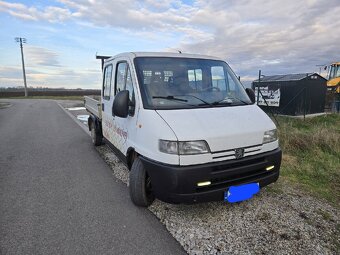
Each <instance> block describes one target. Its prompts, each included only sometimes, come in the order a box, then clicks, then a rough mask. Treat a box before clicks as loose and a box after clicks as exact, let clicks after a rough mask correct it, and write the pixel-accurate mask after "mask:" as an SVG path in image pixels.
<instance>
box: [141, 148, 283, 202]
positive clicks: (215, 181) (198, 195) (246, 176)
mask: <svg viewBox="0 0 340 255" xmlns="http://www.w3.org/2000/svg"><path fill="white" fill-rule="evenodd" d="M281 157H282V152H281V149H280V148H278V149H276V150H274V151H270V152H265V153H261V154H257V155H254V156H249V157H245V158H242V159H235V160H227V161H221V162H214V163H206V164H200V165H192V166H174V165H167V164H163V163H160V162H156V161H153V160H150V159H148V158H145V157H141V160H142V162H143V165H144V167H145V169H146V171H147V172H148V174H149V176H150V178H151V183H152V189H153V192H154V194H155V196H156V197H157V198H158V199H160V200H162V201H164V202H168V203H196V202H208V201H217V200H223V199H224V192H225V191H226V190H227V189H228V187H230V186H233V185H240V184H245V183H253V182H258V183H259V184H260V187H261V188H262V187H264V186H266V185H268V184H270V183H273V182H275V181H276V180H277V179H278V177H279V171H280V165H281ZM271 165H274V169H273V170H270V171H267V170H266V167H268V166H271ZM203 181H211V185H209V186H204V187H197V183H198V182H203Z"/></svg>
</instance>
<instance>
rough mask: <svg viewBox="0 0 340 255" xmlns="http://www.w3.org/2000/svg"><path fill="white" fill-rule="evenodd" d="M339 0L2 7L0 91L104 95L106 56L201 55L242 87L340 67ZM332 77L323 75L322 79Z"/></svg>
mask: <svg viewBox="0 0 340 255" xmlns="http://www.w3.org/2000/svg"><path fill="white" fill-rule="evenodd" d="M339 13H340V0H300V1H296V0H285V1H282V0H280V1H279V0H277V1H276V0H272V1H269V0H253V1H252V0H214V1H206V0H205V1H201V0H184V1H180V0H162V1H156V0H144V1H134V0H114V1H109V0H107V1H105V0H87V1H85V0H84V1H82V0H56V1H52V0H38V1H29V0H12V1H3V0H0V87H16V86H23V78H22V68H21V55H20V47H19V44H18V43H16V42H15V40H14V38H15V37H24V38H26V39H27V43H26V44H24V55H25V66H26V73H27V84H28V86H32V87H51V88H57V87H64V88H70V89H71V88H84V89H85V88H95V89H99V88H100V80H101V68H100V62H99V61H98V60H96V59H95V56H96V54H98V55H109V56H113V55H115V54H118V53H121V52H130V51H168V52H169V51H170V52H177V51H178V50H181V51H182V52H183V53H196V54H205V55H212V56H217V57H220V58H222V59H224V60H226V62H227V63H229V65H230V66H231V67H232V68H233V70H234V71H235V73H236V74H237V75H239V76H241V81H242V82H243V83H244V84H246V85H247V84H249V83H250V82H251V81H253V80H255V79H256V77H257V75H258V70H259V69H261V70H262V74H264V75H275V74H288V73H307V72H308V73H309V72H319V67H318V65H325V64H330V63H331V62H334V61H340V19H339V18H338V17H339ZM323 74H325V71H324V72H323Z"/></svg>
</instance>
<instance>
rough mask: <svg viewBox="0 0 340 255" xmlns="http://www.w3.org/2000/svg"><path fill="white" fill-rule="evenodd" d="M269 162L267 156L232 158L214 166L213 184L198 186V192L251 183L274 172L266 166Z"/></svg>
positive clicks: (212, 173) (212, 172)
mask: <svg viewBox="0 0 340 255" xmlns="http://www.w3.org/2000/svg"><path fill="white" fill-rule="evenodd" d="M267 165H268V163H267V160H266V157H258V158H243V159H240V160H231V161H228V162H226V164H225V165H219V166H215V167H213V168H212V171H211V184H210V185H209V186H204V187H197V188H196V191H197V192H203V191H209V190H216V189H221V188H227V187H229V186H232V185H238V184H241V183H249V182H251V181H254V180H258V179H260V178H264V177H266V176H269V175H271V174H272V173H273V171H267V170H266V169H265V168H266V167H267Z"/></svg>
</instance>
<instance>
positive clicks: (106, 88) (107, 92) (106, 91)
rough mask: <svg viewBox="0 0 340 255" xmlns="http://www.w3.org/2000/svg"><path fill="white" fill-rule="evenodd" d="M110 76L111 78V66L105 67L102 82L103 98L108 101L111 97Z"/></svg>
mask: <svg viewBox="0 0 340 255" xmlns="http://www.w3.org/2000/svg"><path fill="white" fill-rule="evenodd" d="M111 76H112V65H109V66H107V67H105V70H104V80H103V98H104V99H105V100H110V96H111Z"/></svg>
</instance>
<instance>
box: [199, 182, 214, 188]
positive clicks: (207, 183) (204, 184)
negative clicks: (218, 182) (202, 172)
mask: <svg viewBox="0 0 340 255" xmlns="http://www.w3.org/2000/svg"><path fill="white" fill-rule="evenodd" d="M210 184H211V182H210V181H207V182H199V183H197V186H198V187H203V186H208V185H210Z"/></svg>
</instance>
